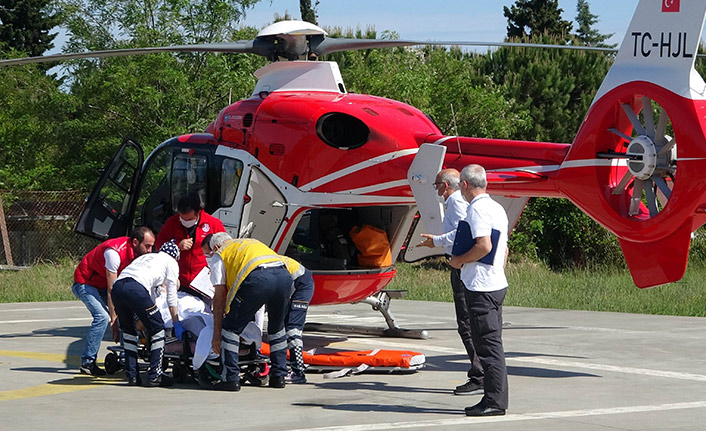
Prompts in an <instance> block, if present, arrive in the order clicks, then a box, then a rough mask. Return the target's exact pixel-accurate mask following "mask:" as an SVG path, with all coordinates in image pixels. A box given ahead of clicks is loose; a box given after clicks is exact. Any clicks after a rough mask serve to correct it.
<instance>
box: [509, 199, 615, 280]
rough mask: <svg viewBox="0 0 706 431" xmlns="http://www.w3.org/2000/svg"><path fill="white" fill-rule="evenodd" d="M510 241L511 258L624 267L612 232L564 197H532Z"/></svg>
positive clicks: (552, 265)
mask: <svg viewBox="0 0 706 431" xmlns="http://www.w3.org/2000/svg"><path fill="white" fill-rule="evenodd" d="M509 241H510V242H509V245H510V250H512V251H513V258H514V259H518V258H520V257H526V258H530V259H533V260H534V259H537V258H539V259H540V260H542V261H544V262H546V264H547V265H549V267H550V268H552V269H555V270H562V269H567V268H601V267H605V268H624V267H625V263H624V259H623V255H622V252H621V250H620V246H619V245H618V241H617V239H616V238H615V236H614V235H612V234H611V233H610V232H608V231H607V230H605V229H604V228H603V227H601V226H600V225H598V224H597V223H596V222H594V221H593V220H591V219H590V218H589V217H588V216H587V215H586V214H584V213H583V212H581V211H580V210H578V209H577V208H576V207H575V206H574V205H573V204H572V203H571V202H569V201H568V200H566V199H548V198H536V199H532V200H531V201H530V203H529V205H528V206H527V208H526V209H525V211H524V213H523V214H522V217H521V218H520V221H519V223H518V225H517V226H516V227H515V231H514V232H513V234H512V235H511V236H510V240H509ZM520 260H521V259H520Z"/></svg>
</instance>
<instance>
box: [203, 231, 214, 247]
mask: <svg viewBox="0 0 706 431" xmlns="http://www.w3.org/2000/svg"><path fill="white" fill-rule="evenodd" d="M211 238H213V234H212V233H209V234H208V235H206V236H205V237H204V238H203V241H201V247H203V246H204V245H207V246H208V249H209V250H212V248H211Z"/></svg>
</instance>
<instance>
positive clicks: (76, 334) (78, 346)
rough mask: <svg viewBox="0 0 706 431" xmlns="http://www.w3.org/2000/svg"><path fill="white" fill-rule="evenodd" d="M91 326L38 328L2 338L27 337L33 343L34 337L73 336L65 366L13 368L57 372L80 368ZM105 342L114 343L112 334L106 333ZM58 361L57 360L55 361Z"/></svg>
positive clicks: (64, 360) (64, 358) (3, 335)
mask: <svg viewBox="0 0 706 431" xmlns="http://www.w3.org/2000/svg"><path fill="white" fill-rule="evenodd" d="M88 330H89V327H88V326H62V327H58V328H51V329H38V330H35V331H32V332H22V333H14V334H1V335H0V339H3V338H6V339H9V338H27V339H28V340H27V343H28V344H31V343H32V339H33V338H40V337H64V338H71V339H72V340H71V341H70V342H69V344H68V346H67V347H66V354H65V356H64V357H63V360H62V361H61V363H63V364H64V367H24V368H13V370H14V371H37V372H57V373H64V372H66V371H67V370H72V369H73V370H75V369H77V368H78V366H79V365H80V364H81V353H82V352H83V348H84V343H85V342H84V340H85V337H86V335H87V333H88ZM103 342H109V343H112V340H111V339H110V334H109V333H106V335H104V337H103ZM27 353H34V352H32V351H31V350H29V351H28V352H27ZM39 360H47V359H43V358H41V357H40V358H39ZM102 360H103V358H98V359H97V362H98V363H100V362H102ZM53 362H57V361H53Z"/></svg>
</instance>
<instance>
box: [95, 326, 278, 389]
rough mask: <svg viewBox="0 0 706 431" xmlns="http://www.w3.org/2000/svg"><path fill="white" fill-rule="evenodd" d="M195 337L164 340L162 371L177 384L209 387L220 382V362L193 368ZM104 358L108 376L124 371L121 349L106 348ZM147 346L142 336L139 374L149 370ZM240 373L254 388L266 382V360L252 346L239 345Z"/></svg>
mask: <svg viewBox="0 0 706 431" xmlns="http://www.w3.org/2000/svg"><path fill="white" fill-rule="evenodd" d="M195 348H196V336H195V335H194V334H193V333H191V332H189V331H184V337H183V340H181V341H180V340H178V339H177V338H176V337H174V336H167V337H166V338H165V345H164V356H163V362H162V369H163V370H164V372H165V373H168V372H171V374H172V377H173V378H174V380H175V381H176V382H178V383H194V382H198V383H199V385H201V386H204V387H207V388H208V387H210V386H212V385H214V384H216V383H218V382H219V381H220V374H221V365H220V360H219V359H215V360H214V359H210V360H208V359H207V360H206V361H205V362H203V364H202V365H201V366H200V367H198V368H197V369H194V368H193V358H194V351H195ZM108 350H109V352H108V354H106V356H105V370H106V372H107V373H108V374H115V373H117V372H119V371H121V370H124V369H125V349H124V348H123V346H109V347H108ZM149 356H150V346H149V338H147V337H144V336H141V337H140V343H139V344H138V349H137V357H138V366H139V369H140V371H145V370H147V368H148V367H149ZM238 364H239V365H240V372H241V382H243V383H247V384H250V385H253V386H263V385H267V384H268V382H269V371H270V366H269V358H268V357H266V356H264V355H262V354H260V353H259V352H258V350H257V348H256V346H255V345H254V344H245V343H243V344H241V351H240V360H239V361H238Z"/></svg>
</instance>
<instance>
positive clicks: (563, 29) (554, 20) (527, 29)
mask: <svg viewBox="0 0 706 431" xmlns="http://www.w3.org/2000/svg"><path fill="white" fill-rule="evenodd" d="M563 11H564V10H563V9H560V8H559V1H558V0H516V1H515V5H513V6H512V7H511V8H508V7H507V6H503V14H504V15H505V18H507V37H508V38H515V37H527V36H529V37H530V38H533V37H535V36H539V35H550V36H555V37H560V38H566V37H567V36H568V35H569V32H570V31H571V27H572V24H571V22H569V21H565V20H563V19H561V13H562V12H563Z"/></svg>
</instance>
